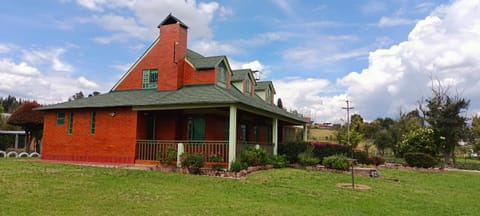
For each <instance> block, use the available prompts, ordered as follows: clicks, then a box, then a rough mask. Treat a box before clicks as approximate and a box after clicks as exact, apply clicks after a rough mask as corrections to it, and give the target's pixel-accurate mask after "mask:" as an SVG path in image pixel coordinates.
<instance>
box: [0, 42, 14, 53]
mask: <svg viewBox="0 0 480 216" xmlns="http://www.w3.org/2000/svg"><path fill="white" fill-rule="evenodd" d="M13 47H14V46H12V45H10V44H0V53H7V52H9V51H10V50H11V49H12V48H13Z"/></svg>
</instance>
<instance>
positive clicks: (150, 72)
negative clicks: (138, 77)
mask: <svg viewBox="0 0 480 216" xmlns="http://www.w3.org/2000/svg"><path fill="white" fill-rule="evenodd" d="M157 87H158V70H157V69H146V70H143V80H142V88H143V89H151V88H157Z"/></svg>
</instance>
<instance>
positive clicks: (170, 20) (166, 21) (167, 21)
mask: <svg viewBox="0 0 480 216" xmlns="http://www.w3.org/2000/svg"><path fill="white" fill-rule="evenodd" d="M176 23H178V24H180V26H182V27H184V28H187V29H188V26H187V25H185V23H183V22H182V21H181V20H179V19H178V18H177V17H175V16H173V15H172V13H170V14H168V16H167V17H165V19H164V20H163V21H162V22H161V23H160V24H159V25H158V28H160V26H162V25H170V24H176Z"/></svg>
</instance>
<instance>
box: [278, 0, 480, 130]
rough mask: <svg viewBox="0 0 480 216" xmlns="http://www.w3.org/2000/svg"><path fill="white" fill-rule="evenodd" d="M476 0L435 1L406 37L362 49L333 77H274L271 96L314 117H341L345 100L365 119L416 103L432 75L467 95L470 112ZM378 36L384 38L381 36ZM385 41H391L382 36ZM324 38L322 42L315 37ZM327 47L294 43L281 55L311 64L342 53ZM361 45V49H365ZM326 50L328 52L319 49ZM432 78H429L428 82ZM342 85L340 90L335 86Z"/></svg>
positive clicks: (476, 82)
mask: <svg viewBox="0 0 480 216" xmlns="http://www.w3.org/2000/svg"><path fill="white" fill-rule="evenodd" d="M478 11H480V1H478V0H476V1H471V0H460V1H455V2H453V3H451V4H449V5H444V6H440V7H437V8H436V9H435V10H434V11H433V12H431V14H430V15H429V16H428V17H426V18H424V19H422V20H420V21H418V22H417V23H416V25H415V27H414V28H413V29H412V31H411V32H410V34H409V35H408V40H406V41H403V42H401V43H398V44H395V45H393V46H390V47H388V48H385V49H377V50H375V51H372V52H370V53H369V54H368V61H369V65H368V67H367V68H365V69H363V70H361V71H359V72H351V73H349V74H348V75H346V76H344V77H342V78H339V79H338V80H337V82H336V83H328V81H326V80H321V79H313V80H312V79H310V80H309V79H302V78H289V79H284V80H275V83H274V84H275V88H276V89H277V97H281V98H282V102H283V104H286V106H288V107H291V108H292V109H296V110H299V111H301V112H302V113H305V114H308V115H311V116H312V117H314V119H315V120H316V121H320V122H322V121H330V122H339V121H340V119H345V111H344V110H342V109H341V107H344V106H345V100H346V99H349V100H351V101H352V105H353V106H354V107H355V109H354V112H356V113H359V114H360V115H362V116H363V117H364V119H366V120H373V119H375V118H377V117H385V116H390V117H398V115H399V113H400V112H401V111H403V112H405V111H409V110H412V109H414V108H416V107H417V103H418V101H419V100H421V99H422V97H423V98H425V97H429V96H430V95H431V91H430V89H431V87H432V80H431V78H433V79H435V80H439V81H440V82H442V85H443V86H448V87H449V88H450V89H451V90H452V94H455V93H456V91H458V92H459V93H461V96H462V97H465V98H467V99H470V100H471V101H472V104H471V107H470V110H471V113H480V105H478V103H477V102H475V103H473V102H474V101H480V92H479V91H478V89H480V73H478V72H479V71H480V40H478V38H480V13H478ZM381 41H384V39H382V40H381ZM381 43H382V44H383V45H382V46H384V45H386V43H385V42H381ZM388 43H391V42H388ZM321 44H325V43H321ZM329 51H330V52H329ZM333 51H335V49H332V48H329V47H327V48H324V49H323V50H322V49H321V48H317V47H297V48H295V49H290V50H287V51H286V52H285V53H284V58H285V59H295V60H298V61H303V62H311V63H313V64H315V62H316V61H317V62H318V61H321V60H322V58H327V59H328V57H330V58H334V57H335V56H337V58H340V59H341V57H354V56H358V55H361V53H362V52H359V54H358V55H357V54H356V52H354V51H352V52H351V53H350V55H349V53H348V52H346V54H345V55H344V56H342V55H339V54H335V53H341V52H333ZM365 51H366V50H365ZM322 53H327V54H328V55H322ZM433 84H435V83H433ZM339 89H345V92H343V91H339Z"/></svg>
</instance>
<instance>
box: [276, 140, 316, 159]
mask: <svg viewBox="0 0 480 216" xmlns="http://www.w3.org/2000/svg"><path fill="white" fill-rule="evenodd" d="M308 145H309V143H308V142H290V143H284V144H279V145H278V154H283V155H285V156H286V157H287V161H289V162H290V163H298V154H300V153H302V152H304V151H305V150H307V146H308Z"/></svg>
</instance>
